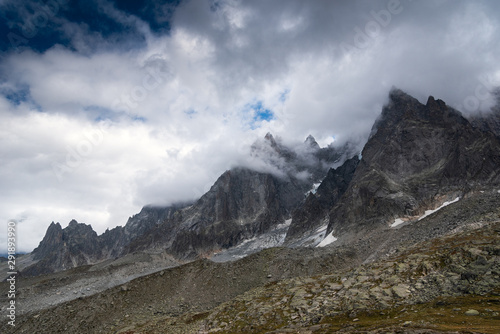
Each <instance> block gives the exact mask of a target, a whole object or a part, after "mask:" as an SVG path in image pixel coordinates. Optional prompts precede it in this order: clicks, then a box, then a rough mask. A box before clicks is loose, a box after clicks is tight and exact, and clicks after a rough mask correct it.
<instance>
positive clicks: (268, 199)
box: [23, 89, 500, 275]
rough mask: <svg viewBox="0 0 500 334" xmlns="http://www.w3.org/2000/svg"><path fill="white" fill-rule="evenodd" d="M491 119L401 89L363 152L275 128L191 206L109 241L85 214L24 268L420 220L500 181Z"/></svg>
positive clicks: (57, 230)
mask: <svg viewBox="0 0 500 334" xmlns="http://www.w3.org/2000/svg"><path fill="white" fill-rule="evenodd" d="M492 115H494V114H492ZM489 117H490V116H489ZM491 117H493V116H491ZM490 121H491V119H490V118H488V119H485V120H484V122H483V123H481V122H480V120H479V118H476V119H473V120H471V121H469V120H467V119H466V118H464V117H463V116H462V114H461V113H460V112H458V111H456V110H454V109H453V108H450V107H449V106H447V105H446V104H445V103H444V102H443V101H441V100H439V99H438V100H436V99H434V97H432V96H430V97H429V98H428V100H427V103H426V104H422V103H420V102H419V101H418V100H416V99H415V98H413V97H411V96H410V95H408V94H406V93H404V92H403V91H401V90H398V89H394V90H392V91H391V92H390V94H389V102H388V103H387V105H385V106H384V108H383V110H382V113H381V115H380V117H379V118H378V119H377V121H376V122H375V124H374V125H373V128H372V131H371V134H370V136H369V138H368V141H367V142H366V144H365V146H364V148H363V150H362V152H361V153H360V152H358V151H357V149H356V147H357V146H356V145H353V144H352V143H346V144H345V145H343V146H340V147H334V146H328V147H325V148H321V147H320V146H319V145H318V143H317V142H316V140H315V139H314V137H312V136H308V137H307V138H306V140H305V141H304V142H303V143H300V144H296V145H285V144H284V143H283V142H282V140H281V139H280V138H275V137H274V136H273V135H272V134H270V133H268V134H267V135H266V136H265V137H264V138H263V139H260V140H257V141H256V142H255V143H254V144H253V145H252V147H251V154H250V157H249V158H250V160H249V161H250V162H249V165H250V166H251V167H235V168H232V169H231V170H228V171H226V172H224V173H223V174H222V175H221V176H220V177H219V178H218V179H217V180H216V181H215V183H214V185H213V186H212V187H211V189H210V190H209V191H208V192H207V193H206V194H204V195H203V196H202V197H201V198H199V199H198V200H196V201H194V202H193V203H190V204H183V205H173V206H170V207H144V208H143V209H142V210H141V212H140V213H139V214H137V215H135V216H134V217H131V218H130V219H129V221H128V222H127V224H126V225H125V226H124V227H121V226H119V227H116V228H114V229H112V230H108V231H106V232H105V233H104V234H102V235H100V236H98V235H97V234H96V233H95V232H94V231H93V230H92V228H91V227H90V226H89V225H85V224H78V223H77V222H76V221H72V222H71V223H70V225H69V226H68V227H66V228H65V229H62V228H61V226H60V225H59V224H51V225H50V227H49V229H48V230H47V234H46V236H45V238H44V239H43V240H42V242H41V243H40V246H39V247H38V248H36V249H35V250H34V251H33V252H32V256H33V260H34V261H37V262H36V263H35V264H34V265H32V266H31V267H28V268H27V269H25V270H24V271H23V274H25V275H36V274H40V273H48V272H54V271H59V270H64V269H68V268H72V267H77V266H81V265H84V264H94V263H98V262H100V261H104V260H107V259H113V258H117V257H122V256H124V255H126V254H131V253H137V252H146V253H147V252H167V253H168V254H171V255H173V256H174V257H175V258H177V259H178V260H182V261H184V260H189V261H190V260H194V259H197V258H204V257H208V258H211V257H213V256H214V254H219V253H224V252H225V251H226V250H229V249H234V250H235V252H234V254H233V255H234V256H233V258H234V257H236V258H237V257H241V256H245V255H248V254H249V253H251V252H254V251H258V250H260V249H262V248H264V247H266V245H271V246H280V245H285V246H288V247H304V246H310V247H314V246H326V245H329V244H331V243H332V242H334V243H335V244H336V245H342V244H349V243H352V242H353V241H354V240H360V239H363V240H367V239H368V238H369V237H370V235H372V234H373V233H375V231H378V230H384V229H387V228H391V227H396V226H397V225H400V224H411V223H414V222H417V221H418V220H419V219H420V218H421V217H422V216H423V215H424V214H425V213H426V212H427V211H429V210H434V209H436V208H439V207H441V206H442V205H445V204H448V203H450V202H454V201H456V200H459V199H462V198H464V197H466V196H469V195H470V194H471V193H473V192H475V191H480V190H481V191H482V190H484V189H486V188H488V189H492V188H494V187H497V186H498V185H499V184H500V171H499V170H500V168H499V166H500V142H499V140H500V139H499V137H498V136H497V134H496V133H495V131H494V130H493V129H491V128H489V127H486V126H485V125H484V124H490V123H488V122H490ZM481 124H483V125H481ZM396 223H397V224H396ZM266 240H271V242H269V241H266ZM244 244H247V246H248V247H240V246H241V245H244ZM238 247H240V248H238ZM221 258H224V257H221ZM225 258H226V259H227V258H230V257H225Z"/></svg>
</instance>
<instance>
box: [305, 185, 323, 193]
mask: <svg viewBox="0 0 500 334" xmlns="http://www.w3.org/2000/svg"><path fill="white" fill-rule="evenodd" d="M320 184H321V182H320V183H314V184H313V186H312V188H311V190H309V191H308V192H306V196H307V195H309V193H313V194H316V191H318V188H319V186H320Z"/></svg>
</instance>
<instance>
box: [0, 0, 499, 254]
mask: <svg viewBox="0 0 500 334" xmlns="http://www.w3.org/2000/svg"><path fill="white" fill-rule="evenodd" d="M28 2H29V1H24V2H19V5H17V7H16V8H18V9H13V8H14V7H12V4H14V2H12V1H4V2H2V3H1V4H0V6H2V8H8V12H9V13H16V15H12V16H9V17H6V18H7V19H6V21H5V25H3V26H2V27H4V29H6V31H5V34H3V35H2V36H3V37H2V38H3V40H2V43H1V44H0V46H2V48H3V49H2V57H1V58H0V77H1V78H2V80H1V81H0V117H1V119H0V121H1V122H0V124H1V125H0V126H1V135H0V143H1V145H0V153H1V157H2V162H5V163H3V164H2V165H1V166H0V174H1V176H2V177H1V181H0V182H1V189H2V194H0V200H1V203H2V204H1V205H0V208H1V209H2V210H1V212H2V214H1V217H0V219H1V220H2V221H7V220H9V219H17V220H19V221H22V222H21V223H20V228H21V230H20V233H21V234H22V235H24V237H21V239H20V240H19V242H20V247H21V248H22V250H24V251H29V250H31V249H33V248H34V247H35V246H36V245H37V244H38V242H39V241H40V240H41V237H42V236H43V234H44V233H45V230H46V228H47V226H48V224H50V222H51V221H52V220H54V221H60V222H61V223H62V224H63V226H64V225H65V224H67V223H68V222H69V221H70V220H71V219H73V218H75V219H77V220H78V221H82V222H86V223H90V224H92V225H93V227H94V228H95V229H96V230H97V231H98V233H101V232H103V231H104V230H105V229H106V228H107V227H113V226H116V225H123V224H124V223H125V222H126V219H127V217H128V216H130V215H133V214H134V213H136V212H138V211H139V210H140V207H141V206H142V205H145V204H148V203H156V204H169V203H173V202H176V201H188V200H193V199H195V198H197V197H199V196H201V195H202V194H203V193H204V192H205V191H207V190H208V189H209V187H210V186H211V184H212V183H213V182H214V181H215V180H216V179H217V177H218V176H219V175H220V174H221V173H222V172H224V171H225V170H226V169H229V168H231V167H233V166H236V165H241V164H254V163H256V162H255V161H253V162H252V161H250V160H249V159H248V155H249V153H250V147H251V145H252V143H253V142H254V141H255V140H256V139H258V138H263V137H264V135H265V134H266V133H267V132H271V133H273V134H274V135H276V136H279V137H281V138H282V139H283V142H284V143H292V144H293V143H297V142H302V141H303V140H304V139H305V138H306V136H307V135H309V134H312V135H314V137H315V138H317V140H318V142H320V143H323V145H326V144H327V143H331V142H332V141H333V140H334V141H333V145H341V144H342V143H343V142H345V141H346V140H355V141H358V142H362V141H363V140H366V137H367V136H368V133H369V131H370V128H371V126H372V124H373V122H374V120H375V119H376V118H377V116H378V115H379V113H380V111H381V108H382V106H383V104H384V103H385V102H386V99H387V96H388V92H389V90H390V89H391V87H392V86H397V87H399V88H401V89H403V90H405V91H407V92H408V93H410V94H412V95H414V96H415V97H417V98H418V99H420V100H421V101H423V102H425V100H426V98H427V96H428V95H434V96H435V97H436V98H441V99H443V100H444V101H446V102H447V103H448V104H449V105H451V106H454V107H456V108H458V109H459V110H461V111H463V112H464V113H474V112H477V111H479V110H487V109H488V108H489V107H490V106H491V105H492V101H493V100H492V98H491V97H490V94H489V91H490V90H492V89H494V88H495V86H498V85H500V65H499V64H498V62H497V61H496V60H497V59H496V58H497V55H498V54H500V52H499V51H500V50H499V49H500V43H499V31H500V29H499V19H498V17H500V16H499V15H498V14H499V13H500V4H497V3H496V2H492V1H475V2H469V1H447V0H442V1H418V2H417V1H408V0H401V1H397V0H377V1H368V0H358V1H330V2H324V1H307V2H304V1H299V0H289V1H237V0H221V1H183V2H180V4H174V3H163V2H162V3H160V2H158V1H147V2H145V4H144V5H143V6H142V7H140V5H139V4H138V5H137V6H135V7H134V6H130V7H127V6H125V5H123V4H118V3H117V2H113V1H104V0H99V1H92V2H75V3H74V5H71V6H70V5H69V4H64V5H63V4H62V3H61V5H60V9H59V10H58V12H57V13H56V14H55V15H52V16H50V17H49V20H48V21H47V22H46V24H44V25H42V24H39V26H38V27H37V29H38V30H37V31H38V33H37V34H36V35H34V36H31V37H29V38H27V37H23V35H22V34H23V33H22V29H21V27H22V24H23V23H24V22H26V20H28V19H30V17H32V16H33V13H34V12H33V11H30V10H29V8H28V6H25V4H26V3H28ZM72 3H73V2H72ZM7 5H8V6H10V7H6V6H7ZM5 13H7V11H5ZM96 18H98V19H96ZM9 32H15V33H16V34H18V35H19V36H20V37H22V38H25V39H26V40H27V42H26V43H24V44H23V46H24V47H25V48H24V49H16V48H13V46H12V45H11V43H10V42H9V41H8V39H6V36H8V33H9ZM257 165H258V164H257ZM22 226H24V227H22ZM2 233H3V232H2ZM2 240H4V239H2ZM2 242H3V241H1V242H0V247H3V245H4V244H2Z"/></svg>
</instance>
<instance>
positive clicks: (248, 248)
mask: <svg viewBox="0 0 500 334" xmlns="http://www.w3.org/2000/svg"><path fill="white" fill-rule="evenodd" d="M291 223H292V220H291V219H287V220H285V222H284V223H283V224H279V225H277V226H276V227H274V228H273V229H272V230H270V231H268V232H267V233H264V234H261V235H259V236H257V237H253V238H250V239H246V240H244V241H242V242H241V243H240V244H239V245H237V246H235V247H232V248H229V249H225V250H223V251H222V252H220V253H217V254H214V255H213V256H212V257H211V260H212V261H214V262H226V261H234V260H238V259H241V258H244V257H246V256H248V255H250V254H253V253H256V252H259V251H261V250H263V249H266V248H271V247H280V246H281V245H283V243H284V242H285V238H286V233H287V232H288V228H289V227H290V224H291Z"/></svg>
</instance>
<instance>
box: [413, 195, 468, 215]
mask: <svg viewBox="0 0 500 334" xmlns="http://www.w3.org/2000/svg"><path fill="white" fill-rule="evenodd" d="M459 200H460V197H457V198H455V199H454V200H453V201H449V202H444V203H443V205H441V206H440V207H439V208H437V209H434V210H426V211H425V213H424V215H423V216H422V217H420V218H418V220H419V221H420V220H422V219H424V218H425V217H427V216H429V215H432V214H433V213H434V212H437V211H439V210H441V209H442V208H444V207H445V206H448V205H450V204H453V203H455V202H458V201H459Z"/></svg>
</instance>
